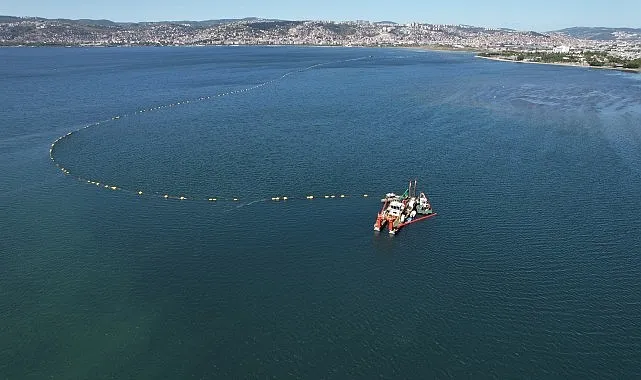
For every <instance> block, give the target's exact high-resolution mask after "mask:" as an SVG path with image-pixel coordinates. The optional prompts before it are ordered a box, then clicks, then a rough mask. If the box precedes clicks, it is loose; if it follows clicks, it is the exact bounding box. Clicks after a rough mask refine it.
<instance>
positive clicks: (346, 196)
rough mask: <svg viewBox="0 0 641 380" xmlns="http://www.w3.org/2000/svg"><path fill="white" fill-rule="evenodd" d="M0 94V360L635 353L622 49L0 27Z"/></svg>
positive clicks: (349, 364)
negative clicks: (578, 62) (114, 37)
mask: <svg viewBox="0 0 641 380" xmlns="http://www.w3.org/2000/svg"><path fill="white" fill-rule="evenodd" d="M0 104H1V107H0V379H11V380H13V379H161V378H163V379H164V378H166V379H191V378H194V379H267V378H273V379H288V378H292V379H297V378H301V379H347V378H349V379H357V378H358V379H379V378H380V379H430V378H434V379H436V378H438V379H448V378H452V379H458V378H474V379H480V378H501V379H516V378H534V379H545V378H567V379H570V378H576V379H585V378H599V379H625V378H628V379H631V378H639V376H641V197H640V196H639V194H640V191H641V75H636V74H633V73H624V72H619V71H614V70H596V69H588V68H577V67H560V66H551V65H528V64H517V63H505V62H494V61H488V60H483V59H478V58H475V56H474V54H473V53H467V52H437V51H425V50H415V49H392V48H385V49H383V48H381V49H374V48H321V47H279V46H274V47H238V46H226V47H119V48H116V47H114V48H62V47H60V48H2V49H0ZM414 179H416V180H417V181H418V189H419V191H423V192H425V193H426V194H428V196H429V197H430V200H431V203H432V206H433V208H434V210H435V211H436V212H437V214H438V215H437V216H436V217H434V218H431V219H429V220H425V221H422V222H419V223H415V224H412V225H409V226H406V227H405V228H404V229H402V230H401V231H400V232H399V233H398V234H397V235H396V236H390V235H389V234H388V233H387V232H386V231H382V232H380V233H376V232H374V231H373V224H374V222H375V219H376V214H377V212H378V211H379V209H380V207H381V202H380V199H381V197H382V196H384V195H385V194H386V193H388V192H396V193H402V192H403V191H404V190H405V189H406V188H407V184H408V181H410V180H414ZM105 186H106V187H105ZM284 197H287V200H283V198H284ZM308 197H313V198H311V199H310V198H308ZM272 198H277V199H278V200H272ZM214 199H215V200H214Z"/></svg>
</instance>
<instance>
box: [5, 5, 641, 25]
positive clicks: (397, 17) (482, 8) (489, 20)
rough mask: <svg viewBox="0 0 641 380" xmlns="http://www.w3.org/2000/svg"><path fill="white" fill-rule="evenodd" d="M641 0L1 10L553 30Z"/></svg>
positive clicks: (607, 19)
mask: <svg viewBox="0 0 641 380" xmlns="http://www.w3.org/2000/svg"><path fill="white" fill-rule="evenodd" d="M638 14H641V2H638V1H632V0H613V1H611V2H607V3H606V2H597V1H590V0H589V1H576V0H571V1H562V2H559V1H552V0H541V1H539V2H536V3H522V2H518V3H515V2H511V1H507V0H493V1H488V2H483V3H480V2H476V1H471V0H458V1H455V2H448V3H445V2H442V3H436V2H435V3H433V4H428V3H424V2H420V1H404V2H403V3H401V4H399V3H398V2H396V3H391V2H389V1H380V0H371V1H368V2H365V1H362V0H356V1H352V2H349V3H347V2H341V1H337V0H327V1H325V2H324V3H323V4H322V5H315V4H309V3H306V2H300V1H291V0H278V1H272V2H270V3H269V4H265V3H263V2H260V1H257V0H238V1H235V2H233V3H232V2H224V3H219V4H212V3H210V2H207V1H204V0H183V1H182V2H175V1H167V0H158V1H152V0H142V1H137V2H135V3H132V2H127V1H124V0H113V1H111V2H110V3H109V5H108V6H105V5H104V4H101V5H96V4H92V3H89V2H85V1H79V0H60V1H57V2H48V1H44V0H23V1H21V2H13V3H11V4H5V5H1V6H0V15H7V16H22V17H24V16H33V17H45V18H69V19H83V18H85V19H108V20H112V21H117V22H144V21H180V20H191V21H201V20H209V19H225V18H244V17H260V18H273V19H287V20H334V21H345V20H368V21H393V22H398V23H409V22H422V23H434V24H468V25H474V26H482V27H496V28H512V29H516V30H534V31H551V30H558V29H563V28H567V27H572V26H607V27H631V28H639V27H641V19H639V18H638V17H637V15H638Z"/></svg>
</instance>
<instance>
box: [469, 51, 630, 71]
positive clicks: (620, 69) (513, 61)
mask: <svg viewBox="0 0 641 380" xmlns="http://www.w3.org/2000/svg"><path fill="white" fill-rule="evenodd" d="M474 58H482V59H488V60H490V61H498V62H511V63H529V64H535V65H552V66H565V67H582V68H585V69H602V70H616V71H623V72H626V73H630V74H641V69H627V68H625V67H611V66H590V65H582V64H579V63H564V62H532V61H515V60H513V59H506V58H501V57H484V56H482V55H478V54H477V55H475V56H474Z"/></svg>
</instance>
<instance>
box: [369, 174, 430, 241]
mask: <svg viewBox="0 0 641 380" xmlns="http://www.w3.org/2000/svg"><path fill="white" fill-rule="evenodd" d="M381 202H382V203H383V208H381V211H379V213H378V215H377V216H376V223H374V231H380V230H381V229H383V228H384V227H385V225H386V224H387V227H388V229H389V233H390V234H392V235H394V234H396V233H397V232H398V231H399V230H400V229H401V228H403V227H405V226H406V225H408V224H412V223H416V222H420V221H421V220H425V219H429V218H431V217H433V216H436V213H435V212H434V210H433V209H432V205H431V203H430V200H429V198H428V197H427V195H425V193H420V194H419V195H418V196H417V195H416V180H414V181H410V182H409V186H408V187H407V190H405V193H403V195H396V194H394V193H387V194H386V195H385V198H383V199H381Z"/></svg>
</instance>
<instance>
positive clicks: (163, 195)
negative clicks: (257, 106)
mask: <svg viewBox="0 0 641 380" xmlns="http://www.w3.org/2000/svg"><path fill="white" fill-rule="evenodd" d="M370 57H371V56H368V57H359V58H350V59H345V60H339V61H331V62H324V63H317V64H314V65H311V66H307V67H305V68H301V69H297V70H292V71H288V72H286V73H285V74H283V75H281V76H279V77H277V78H274V79H270V80H268V81H265V82H261V83H259V84H256V85H253V86H250V87H246V88H242V89H237V90H233V91H228V92H223V93H218V94H215V95H208V96H201V97H198V98H194V99H187V100H183V101H178V102H175V103H170V104H165V105H160V106H155V107H150V108H142V109H139V110H137V111H133V112H131V113H125V114H121V115H116V116H113V117H111V118H109V119H105V120H100V121H96V122H93V123H90V124H87V125H84V126H82V127H80V128H77V129H75V130H72V131H70V132H67V133H66V134H64V135H62V136H60V137H58V138H57V139H56V140H54V141H53V143H52V144H51V147H50V148H49V158H50V159H51V161H52V162H53V163H54V164H55V166H56V167H57V168H58V169H59V170H60V171H61V172H62V173H63V174H64V175H65V176H68V177H71V178H74V179H76V180H77V181H79V182H82V183H86V184H89V185H91V186H96V187H98V188H101V189H105V190H109V191H119V192H123V193H128V194H131V195H135V196H141V197H142V196H149V197H155V198H160V199H167V200H177V201H205V202H209V203H218V202H225V201H226V202H240V199H241V198H240V196H208V197H190V196H188V195H186V194H175V193H170V192H158V191H145V190H143V189H129V188H126V187H122V186H118V185H116V184H113V183H112V182H110V181H102V180H98V179H93V178H86V177H83V176H79V175H76V174H74V173H71V172H70V171H69V170H68V169H67V168H65V167H64V166H63V165H62V164H61V163H60V162H59V161H58V160H56V158H55V151H56V148H57V146H58V144H59V143H60V142H62V141H64V140H67V139H69V138H71V137H73V136H74V135H75V134H77V133H79V132H81V131H83V130H86V129H88V128H96V127H100V126H103V125H105V124H107V123H109V122H116V121H117V120H120V119H123V118H127V117H130V116H132V115H135V114H141V113H146V112H154V111H159V110H163V109H167V108H171V107H176V106H181V105H185V104H190V103H195V102H199V101H201V102H202V101H208V100H211V99H215V98H218V97H223V96H229V95H236V94H240V93H244V92H247V91H252V90H257V89H260V88H262V87H264V86H267V85H270V84H273V83H276V82H279V81H282V80H284V79H285V78H287V77H288V76H290V75H293V74H296V73H302V72H305V71H309V70H313V69H315V68H318V67H321V66H327V65H331V64H337V63H344V62H351V61H360V60H365V59H368V58H370ZM368 196H369V195H368V194H367V193H361V194H349V193H338V194H337V193H321V194H309V193H308V194H304V195H293V196H288V195H282V194H278V195H273V196H270V197H267V198H264V199H258V200H253V201H251V202H250V203H247V204H242V205H241V206H246V205H249V204H253V203H256V202H263V201H265V202H267V201H270V202H287V201H292V200H314V199H345V198H353V197H363V198H367V197H368ZM241 206H238V207H241Z"/></svg>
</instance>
